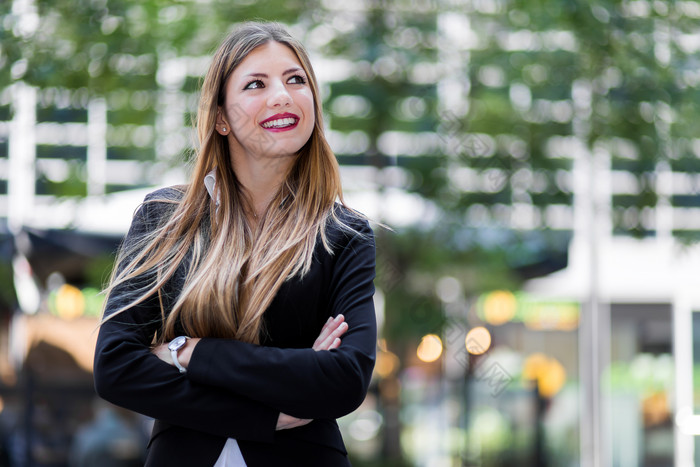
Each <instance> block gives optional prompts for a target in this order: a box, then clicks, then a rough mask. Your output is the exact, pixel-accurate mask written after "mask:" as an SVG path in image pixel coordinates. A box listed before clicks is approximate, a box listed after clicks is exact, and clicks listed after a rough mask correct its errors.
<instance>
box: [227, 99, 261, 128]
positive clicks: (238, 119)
mask: <svg viewBox="0 0 700 467" xmlns="http://www.w3.org/2000/svg"><path fill="white" fill-rule="evenodd" d="M254 110H255V109H253V107H252V105H250V103H248V102H237V103H235V104H232V105H230V106H229V107H227V108H226V116H227V119H228V122H229V124H230V125H231V128H232V129H233V130H234V131H236V130H237V129H243V128H246V127H249V126H252V125H255V118H254V116H255V113H254Z"/></svg>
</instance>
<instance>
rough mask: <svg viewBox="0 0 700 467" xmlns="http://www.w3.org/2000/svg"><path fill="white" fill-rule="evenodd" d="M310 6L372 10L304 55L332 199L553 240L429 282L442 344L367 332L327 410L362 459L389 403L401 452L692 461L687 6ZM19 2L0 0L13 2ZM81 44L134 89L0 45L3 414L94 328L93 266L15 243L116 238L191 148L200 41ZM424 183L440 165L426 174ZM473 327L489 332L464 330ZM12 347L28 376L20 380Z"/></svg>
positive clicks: (692, 59)
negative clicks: (314, 84) (351, 374)
mask: <svg viewBox="0 0 700 467" xmlns="http://www.w3.org/2000/svg"><path fill="white" fill-rule="evenodd" d="M14 3H16V4H18V5H20V4H31V3H32V2H17V1H16V2H14ZM322 3H323V8H321V9H319V11H318V12H317V13H316V14H317V15H318V16H317V17H314V18H313V19H312V20H309V19H308V18H307V19H305V20H302V21H300V23H299V25H297V26H293V28H294V29H293V31H294V32H295V33H297V35H298V36H299V37H301V38H302V40H304V42H305V43H307V44H309V47H310V48H311V49H312V51H314V50H324V47H326V46H327V44H329V43H332V42H333V41H334V40H336V39H337V37H340V36H343V35H348V34H349V35H351V33H353V32H356V31H361V30H362V28H369V27H370V26H371V27H375V28H379V29H381V30H382V31H383V32H382V34H379V35H376V34H375V35H368V36H366V37H364V40H365V41H366V42H367V41H369V40H376V39H377V38H379V39H380V40H382V41H385V42H386V44H388V45H385V46H384V47H385V48H384V49H382V48H381V47H379V46H377V47H372V46H371V44H367V43H364V42H359V43H360V45H361V46H366V47H360V48H362V52H361V53H360V55H361V57H360V58H358V57H357V56H353V58H352V59H349V58H338V57H329V56H325V55H323V54H321V53H315V54H314V55H315V56H314V57H312V61H313V62H314V63H315V64H316V67H317V73H318V75H319V80H320V82H321V83H322V86H323V95H324V108H326V109H327V115H326V117H327V126H328V130H329V139H330V141H331V145H332V147H333V148H334V150H335V151H336V152H337V154H338V157H339V160H340V161H341V164H342V174H343V179H344V183H345V186H346V188H347V189H348V194H349V196H348V197H349V201H350V204H351V205H353V206H355V207H357V208H358V209H359V210H361V211H363V212H365V213H366V214H368V215H369V216H370V217H373V218H375V219H378V220H382V221H384V222H386V223H388V224H389V225H392V226H395V227H398V228H401V227H404V226H411V225H416V224H419V225H423V226H424V227H427V228H431V226H434V225H437V224H439V223H442V222H447V221H448V219H449V222H451V223H457V224H459V225H461V226H463V227H464V230H465V231H466V235H468V236H472V237H478V238H481V239H482V240H480V241H484V242H492V243H494V242H495V243H497V242H499V241H504V242H508V241H509V240H510V239H511V238H513V237H512V235H514V234H513V232H514V233H515V235H516V236H518V237H519V238H522V239H524V240H522V244H524V245H525V246H528V245H529V246H530V248H529V249H528V248H525V253H522V252H521V256H520V257H518V258H514V265H520V266H522V265H525V266H527V265H528V264H534V263H537V262H538V261H540V260H542V261H543V262H546V261H547V260H549V259H551V257H552V256H555V255H557V254H560V255H563V256H564V257H566V258H568V264H567V266H566V268H564V269H562V270H560V271H557V272H554V273H551V274H548V275H546V276H545V277H540V278H536V279H532V280H530V281H528V282H526V283H525V284H524V285H523V286H522V288H521V289H520V290H512V291H508V293H504V294H502V295H492V294H484V295H481V296H468V295H465V294H464V293H463V292H462V290H463V289H464V288H465V287H464V284H460V283H459V282H460V281H457V283H454V281H451V278H450V277H446V278H444V279H445V280H441V281H439V287H438V290H437V291H436V293H437V295H438V296H439V297H440V300H441V303H442V305H443V311H444V319H445V323H446V325H445V327H444V329H443V331H442V333H441V335H440V336H436V337H438V338H439V342H440V353H438V354H437V357H436V358H434V359H432V360H431V358H428V357H426V356H425V354H424V353H421V354H416V357H413V359H409V358H408V357H406V356H404V355H400V356H399V357H400V360H401V363H397V362H395V361H394V360H393V359H394V358H396V355H394V354H392V353H391V352H390V351H389V350H388V349H386V348H381V346H380V357H381V359H380V361H379V362H378V372H380V373H381V371H384V370H386V374H385V375H384V376H386V378H383V377H382V374H379V376H378V380H379V383H378V387H379V388H378V389H376V393H373V394H371V395H370V397H369V398H368V402H367V407H365V408H366V410H364V411H360V412H359V413H358V414H355V415H353V416H350V417H349V418H348V419H346V420H344V421H343V426H344V429H345V430H347V432H348V433H350V435H349V436H348V439H349V444H350V445H357V450H358V451H357V452H358V453H360V454H359V456H360V458H362V456H363V454H362V452H363V450H366V451H368V453H367V454H365V455H366V456H367V457H368V458H370V457H371V456H372V455H374V456H376V455H381V453H382V449H389V450H391V449H392V448H391V447H389V448H387V444H389V445H391V440H389V441H387V440H386V439H385V440H383V441H382V442H383V443H384V444H383V446H384V447H382V444H381V443H379V442H378V441H377V438H376V437H377V436H379V435H377V433H379V432H380V427H382V426H383V425H384V426H387V425H390V424H392V423H395V424H396V425H397V426H398V425H400V426H401V427H402V431H401V433H400V438H399V439H398V440H397V446H394V447H393V449H401V450H403V452H404V453H405V455H406V457H407V458H408V459H409V460H410V461H412V462H413V463H415V464H416V465H455V463H456V462H462V465H513V462H525V463H528V464H529V465H620V466H628V465H629V466H632V465H635V466H636V465H649V466H653V465H669V464H670V463H675V465H692V463H694V462H695V459H697V458H700V447H698V449H696V447H695V442H696V441H695V440H696V436H695V435H697V434H700V425H699V424H698V422H697V420H698V419H696V418H694V417H696V415H695V412H696V409H695V406H696V405H697V404H696V402H695V401H697V400H700V390H697V389H696V388H697V387H698V383H696V382H695V380H696V378H695V377H694V375H695V374H696V373H698V372H697V371H696V370H695V368H696V363H695V362H697V361H698V359H697V358H696V357H695V356H700V334H698V333H696V332H695V331H696V330H698V332H700V324H698V323H700V319H697V316H700V315H698V314H697V313H698V312H700V296H699V294H698V292H697V291H698V290H700V287H698V284H697V280H696V279H695V271H697V270H699V269H700V252H698V248H697V246H696V245H695V244H694V243H693V241H694V239H696V238H698V235H699V234H700V197H698V189H699V188H698V187H700V176H698V175H697V172H698V168H700V162H698V160H699V159H700V139H698V138H697V135H698V134H700V133H698V132H697V131H696V128H695V126H696V125H697V123H696V121H697V119H696V118H693V117H694V114H695V111H696V110H697V109H696V108H695V107H696V106H695V105H694V104H690V103H689V101H693V98H694V97H695V96H696V95H697V88H698V85H700V78H699V77H698V75H697V72H695V71H694V69H695V65H696V62H697V53H698V51H700V44H699V43H698V41H697V40H694V39H693V37H696V34H697V30H696V28H695V26H693V24H694V22H695V21H697V19H698V18H700V8H698V7H697V3H696V2H675V3H674V4H673V5H670V6H663V5H665V4H662V3H661V2H647V1H643V0H642V1H632V2H622V4H620V5H613V4H610V5H609V4H607V3H604V4H601V5H598V6H589V7H583V6H579V10H580V11H569V10H567V9H566V8H567V7H565V6H563V5H561V4H560V3H561V2H555V1H549V2H542V4H541V8H542V10H541V11H540V10H536V9H533V8H531V7H528V6H527V5H526V4H524V3H522V2H509V3H506V2H500V1H477V0H470V1H461V2H447V3H449V4H448V5H436V4H434V3H432V2H397V4H396V5H394V6H393V7H394V8H393V9H389V8H387V9H383V8H376V5H375V6H372V5H364V4H362V5H360V6H350V5H336V4H331V3H332V2H322ZM34 14H36V12H32V10H31V8H30V9H29V10H27V11H25V12H23V13H21V12H20V13H19V15H20V16H21V15H25V17H26V18H29V20H28V21H29V23H31V18H33V16H32V15H34ZM165 17H166V20H167V15H165ZM304 21H306V22H304ZM309 21H311V24H313V27H309V28H305V26H308V25H309V24H310V23H309ZM105 24H107V26H105ZM329 25H330V26H329ZM368 25H369V26H368ZM27 27H29V28H31V24H30V26H27ZM109 27H110V26H109V24H108V22H107V23H105V22H103V26H102V28H103V29H104V28H107V29H109ZM30 32H31V31H30ZM103 32H104V31H103ZM20 33H22V32H21V31H20ZM358 35H361V34H358ZM625 54H628V57H633V58H635V59H638V60H636V61H635V60H633V59H629V58H628V59H623V56H624V55H625ZM88 61H89V63H88V66H90V63H93V62H95V63H98V62H99V63H107V65H104V66H106V67H108V68H110V69H111V71H112V72H114V73H118V74H123V75H127V76H132V77H134V79H136V78H138V77H139V76H141V77H142V76H145V75H148V74H151V75H153V76H154V77H155V86H152V87H149V86H143V89H140V88H138V86H137V87H135V88H133V89H130V90H125V89H113V90H110V91H108V92H105V93H104V95H98V96H95V94H94V93H92V92H88V91H87V89H86V88H81V87H78V88H71V87H61V86H45V87H37V86H31V85H29V84H26V83H25V82H24V80H23V79H22V76H23V75H24V73H25V72H26V70H23V67H25V68H26V66H27V65H26V63H24V64H23V63H21V62H16V63H14V64H10V66H11V69H12V74H13V80H12V82H10V83H5V84H7V85H6V86H3V89H2V90H1V91H0V218H3V219H5V220H6V222H7V230H8V235H9V236H10V237H12V238H14V240H15V241H14V250H13V253H12V254H11V255H10V258H11V261H12V264H13V270H12V275H13V278H14V281H15V288H16V294H17V296H16V305H17V308H18V309H19V310H21V311H22V313H14V310H13V312H12V313H10V314H8V315H7V316H6V317H4V318H3V328H2V330H1V331H0V332H2V333H4V336H5V337H7V338H3V339H0V342H2V343H3V344H2V345H3V346H4V347H3V348H1V349H0V360H2V359H3V358H4V361H0V376H2V386H0V389H2V391H0V397H1V398H2V399H0V412H1V409H2V407H3V401H5V402H4V405H5V407H10V408H11V409H12V410H15V411H16V412H15V415H14V416H15V419H17V417H19V418H20V419H21V417H22V416H24V417H29V418H28V419H27V420H29V419H31V418H32V417H39V416H40V415H39V412H41V410H49V409H47V407H49V408H50V407H52V405H51V403H46V405H45V406H43V409H42V408H41V407H39V406H36V407H35V406H29V405H28V406H23V405H22V404H23V402H21V399H20V397H19V396H20V394H21V392H22V391H24V389H27V390H34V389H36V387H37V385H38V386H39V387H40V388H41V391H46V392H47V393H56V391H59V392H60V390H61V388H63V391H64V392H69V389H66V386H65V384H66V381H69V380H70V381H73V382H76V381H77V382H78V383H76V384H77V386H69V388H74V387H80V388H82V389H81V390H84V391H88V392H89V385H90V384H91V382H90V379H89V374H88V373H89V371H90V366H91V363H90V360H89V358H91V357H90V356H89V355H90V347H89V345H87V346H75V345H74V344H75V343H76V342H81V341H82V342H87V343H89V342H91V339H92V338H94V333H93V334H90V333H87V329H88V328H90V326H91V325H96V311H95V310H98V309H99V302H98V301H94V300H93V299H92V298H91V297H92V296H93V295H91V294H93V290H92V289H94V287H95V286H94V284H89V282H90V280H89V278H88V273H87V272H85V270H84V269H81V270H80V271H70V268H69V266H66V265H65V264H63V265H62V264H55V265H52V266H50V267H48V268H49V269H50V268H53V270H49V269H46V270H42V269H41V266H40V264H43V263H42V261H45V260H46V258H47V255H53V254H54V253H44V254H42V255H37V253H36V252H37V249H38V246H37V245H38V244H39V242H40V241H44V242H47V243H51V242H52V241H53V242H54V243H56V242H58V243H59V244H61V245H64V246H65V245H66V244H67V242H68V241H67V240H66V239H65V238H62V239H59V240H56V238H57V235H59V234H58V233H57V232H58V231H63V232H65V231H66V230H69V231H72V232H73V233H74V234H75V235H84V236H85V238H89V239H90V241H91V242H93V243H95V242H97V243H99V245H100V246H96V247H94V248H93V249H88V251H85V250H81V248H84V247H85V246H86V244H87V243H89V242H88V241H87V240H84V241H79V242H78V243H79V244H80V247H81V248H78V247H76V248H74V249H73V250H71V251H70V252H69V253H68V254H70V255H71V258H73V259H72V260H71V261H68V263H72V264H73V266H74V265H75V258H76V257H79V256H81V255H82V256H83V257H93V256H99V255H100V254H103V253H107V254H108V253H110V252H113V250H114V248H115V247H116V244H117V242H118V240H119V237H120V235H123V233H124V232H125V231H126V228H127V227H128V224H129V221H130V217H131V213H132V212H133V210H134V209H135V207H136V206H137V205H138V203H139V202H140V201H141V199H142V198H143V196H144V194H145V192H146V191H148V190H149V189H150V188H149V187H150V186H161V185H169V184H174V183H181V182H183V181H184V180H186V166H187V159H188V157H189V156H191V151H190V150H189V149H188V148H190V147H191V146H192V145H193V131H192V125H191V117H192V114H193V112H194V110H195V108H196V99H197V93H196V82H197V80H198V79H199V77H200V76H201V75H202V73H203V70H205V69H206V65H207V60H206V57H204V58H201V57H197V56H191V55H187V54H177V53H172V51H165V52H162V53H160V54H159V55H157V56H156V54H152V55H148V54H128V53H123V54H111V55H109V54H107V52H106V49H104V50H103V48H101V47H99V46H97V45H96V46H95V48H94V50H92V51H91V52H90V57H89V59H88ZM640 63H641V64H640ZM95 66H97V65H95ZM370 85H371V86H376V88H371V86H370ZM372 89H373V90H372ZM389 98H390V99H389ZM378 121H379V122H383V123H381V124H380V125H378V124H377V122H378ZM430 183H435V184H436V185H437V188H435V189H434V190H433V191H432V192H431V193H433V194H432V195H426V194H425V193H426V192H430V190H428V189H427V188H425V187H426V186H428V185H429V184H430ZM431 190H432V188H431ZM431 196H432V197H431ZM68 243H70V242H68ZM562 245H563V246H562ZM46 251H50V250H46ZM519 263H521V264H519ZM85 267H87V266H85ZM549 269H550V270H551V269H552V268H549ZM544 271H547V272H549V270H548V269H547V268H545V269H544ZM53 273H56V274H53ZM71 274H74V275H73V276H71ZM452 279H453V278H452ZM67 286H72V287H75V289H77V290H78V292H75V290H74V289H71V288H69V287H67ZM59 294H60V295H59ZM380 295H381V291H380ZM57 297H59V298H60V299H58V302H60V303H68V305H65V307H64V308H61V306H59V305H57V302H56V300H57ZM378 308H381V306H380V307H378ZM76 309H77V310H81V311H80V313H77V312H75V310H76ZM66 322H68V323H71V325H70V326H63V324H65V323H66ZM481 326H483V327H484V328H485V329H486V330H487V333H488V336H489V338H488V343H487V342H486V341H484V340H482V339H483V336H480V335H479V334H475V335H472V334H470V331H472V330H475V329H477V328H480V327H481ZM48 328H50V329H52V332H50V333H49V332H46V329H48ZM74 333H75V334H74ZM91 335H92V336H93V337H90V336H91ZM470 336H471V337H470ZM426 342H427V341H426ZM470 342H471V344H472V346H471V348H470V347H469V343H470ZM40 343H43V345H45V344H47V343H48V344H51V345H53V346H55V347H57V348H60V349H61V350H62V352H65V353H66V354H67V355H63V354H62V355H63V357H65V358H64V360H65V361H66V362H69V363H67V365H68V364H70V366H71V368H73V370H74V371H75V374H79V375H80V376H75V377H74V376H70V375H71V374H73V373H69V372H65V373H63V374H57V375H53V376H55V378H54V379H51V377H52V375H51V374H50V372H49V373H47V372H46V368H47V367H49V368H50V367H51V366H52V365H53V363H52V362H46V361H44V360H42V359H43V358H45V357H33V358H30V353H31V352H32V351H35V352H36V351H40V350H41V346H39V344H40ZM426 345H427V344H426ZM78 347H80V348H78ZM423 351H427V350H426V349H425V348H423ZM40 355H41V354H40ZM3 356H4V357H3ZM63 357H62V358H63ZM86 358H87V360H86ZM29 361H31V362H35V363H33V365H36V366H35V367H34V368H36V371H37V373H36V374H35V375H34V376H30V377H29V379H27V380H24V381H21V382H19V383H18V381H17V375H18V374H19V373H18V372H19V371H21V368H22V366H23V365H25V362H29ZM42 362H43V363H42ZM387 362H388V363H387ZM391 362H393V363H391ZM379 363H381V364H382V365H385V366H381V365H379ZM399 367H401V371H400V372H399V370H398V369H397V368H399ZM86 372H87V373H86ZM392 375H393V376H392ZM31 378H34V379H31ZM41 378H49V379H48V380H41ZM397 381H398V383H397ZM399 383H400V385H399ZM18 384H19V386H18ZM22 385H24V386H22ZM32 388H34V389H32ZM56 388H59V389H56ZM86 388H88V389H86ZM392 391H393V392H392ZM399 392H400V393H401V398H402V405H401V407H400V408H397V407H394V406H393V405H392V403H391V401H392V400H393V399H392V398H391V394H394V395H395V396H396V397H398V393H399ZM76 404H78V402H76ZM12 410H10V409H8V410H6V411H5V414H6V416H7V413H8V412H11V411H12ZM391 410H395V411H396V413H394V414H393V415H389V413H390V411H391ZM53 416H54V417H61V416H63V417H64V419H67V418H66V417H68V416H67V415H65V414H63V415H61V414H58V415H56V414H54V415H53ZM78 421H84V420H77V421H76V420H73V419H71V421H70V423H73V424H77V422H78ZM8 423H9V422H8ZM16 423H17V424H16V425H14V426H24V427H25V429H26V427H27V424H28V423H30V422H28V421H26V422H25V423H24V424H22V423H21V420H19V421H16ZM31 436H32V435H31V433H29V434H27V435H26V436H25V442H26V438H31ZM387 437H389V436H388V435H387ZM52 442H53V443H55V444H60V443H61V442H63V443H64V444H65V440H63V441H61V440H54V441H52ZM47 443H48V442H47ZM48 444H50V443H48ZM27 449H29V448H27ZM40 451H41V450H40ZM42 452H49V453H50V452H52V451H51V449H49V448H46V449H44V451H42ZM47 462H48V461H47Z"/></svg>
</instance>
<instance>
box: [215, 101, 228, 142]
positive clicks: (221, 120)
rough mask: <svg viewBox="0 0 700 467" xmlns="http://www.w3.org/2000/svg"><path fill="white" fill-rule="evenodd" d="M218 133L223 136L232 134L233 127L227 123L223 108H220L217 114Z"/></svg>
mask: <svg viewBox="0 0 700 467" xmlns="http://www.w3.org/2000/svg"><path fill="white" fill-rule="evenodd" d="M216 132H217V133H219V134H220V135H221V136H226V135H228V134H229V133H230V132H231V125H229V124H228V121H226V117H225V116H224V113H223V111H222V110H221V107H219V110H218V111H217V112H216Z"/></svg>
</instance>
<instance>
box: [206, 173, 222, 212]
mask: <svg viewBox="0 0 700 467" xmlns="http://www.w3.org/2000/svg"><path fill="white" fill-rule="evenodd" d="M204 186H205V187H206V188H207V191H208V192H209V196H210V197H211V199H213V200H214V201H215V202H216V205H217V206H219V199H220V197H219V191H218V190H217V189H216V169H212V170H211V172H209V173H208V174H206V175H205V176H204Z"/></svg>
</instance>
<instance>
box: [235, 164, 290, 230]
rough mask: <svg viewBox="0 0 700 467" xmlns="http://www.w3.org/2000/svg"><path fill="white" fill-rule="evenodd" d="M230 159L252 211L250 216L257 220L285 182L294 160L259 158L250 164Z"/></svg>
mask: <svg viewBox="0 0 700 467" xmlns="http://www.w3.org/2000/svg"><path fill="white" fill-rule="evenodd" d="M231 159H232V160H231V163H232V166H233V169H234V171H235V172H236V176H237V178H238V180H239V182H240V183H241V184H242V185H243V188H244V190H245V193H246V195H247V196H248V197H249V199H250V202H251V208H252V209H253V212H251V213H250V215H251V216H252V217H253V218H255V219H259V218H260V217H262V215H263V214H264V213H265V211H266V210H267V208H268V206H269V204H270V201H272V198H274V197H275V195H276V194H277V192H278V190H279V188H280V187H281V186H282V184H283V183H284V181H285V180H286V178H287V174H288V173H289V170H290V169H291V166H292V163H293V162H294V158H293V157H280V158H274V159H268V158H261V159H260V160H253V161H252V163H251V160H250V159H243V160H240V159H239V158H234V157H232V158H231Z"/></svg>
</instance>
